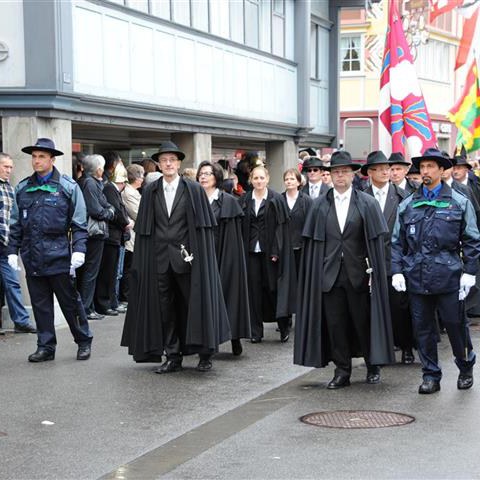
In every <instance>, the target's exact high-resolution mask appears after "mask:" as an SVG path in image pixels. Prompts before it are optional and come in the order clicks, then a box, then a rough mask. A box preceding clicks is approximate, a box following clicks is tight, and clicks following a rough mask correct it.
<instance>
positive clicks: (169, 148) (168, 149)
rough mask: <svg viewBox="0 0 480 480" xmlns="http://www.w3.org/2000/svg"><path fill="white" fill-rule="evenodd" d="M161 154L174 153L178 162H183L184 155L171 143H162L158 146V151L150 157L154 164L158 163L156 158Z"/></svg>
mask: <svg viewBox="0 0 480 480" xmlns="http://www.w3.org/2000/svg"><path fill="white" fill-rule="evenodd" d="M162 153H174V154H175V155H176V156H177V157H178V159H179V160H183V159H184V158H185V154H184V153H183V152H182V151H181V150H180V149H179V148H178V146H177V145H175V144H174V143H173V142H171V141H168V142H163V143H161V144H160V147H159V149H158V152H157V153H154V154H153V155H152V157H151V158H152V160H153V161H154V162H158V157H159V156H160V155H161V154H162Z"/></svg>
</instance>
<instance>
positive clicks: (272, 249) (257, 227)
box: [241, 166, 295, 343]
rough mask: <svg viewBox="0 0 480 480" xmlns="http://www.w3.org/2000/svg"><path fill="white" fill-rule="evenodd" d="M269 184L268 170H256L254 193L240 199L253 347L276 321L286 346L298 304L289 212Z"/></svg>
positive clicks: (251, 180) (251, 177)
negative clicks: (264, 330)
mask: <svg viewBox="0 0 480 480" xmlns="http://www.w3.org/2000/svg"><path fill="white" fill-rule="evenodd" d="M268 181H269V175H268V170H267V169H266V168H265V167H263V166H258V167H255V168H254V169H253V170H252V171H251V173H250V182H251V184H252V186H253V190H252V191H250V192H248V193H247V194H246V195H245V196H244V197H242V199H241V203H242V208H243V212H244V214H245V216H244V218H243V228H242V230H243V242H244V246H245V252H248V253H247V275H248V291H249V300H250V320H251V327H252V339H251V341H252V343H260V342H261V341H262V338H263V323H264V322H275V321H277V323H278V328H279V330H280V341H281V342H287V341H288V339H289V327H288V317H289V315H291V313H292V311H293V305H294V300H295V290H294V274H295V273H294V265H293V264H294V261H293V251H292V249H291V248H290V238H289V234H288V211H287V208H286V204H285V202H284V201H283V199H282V196H281V195H280V194H279V193H277V192H275V191H273V190H272V189H270V188H268Z"/></svg>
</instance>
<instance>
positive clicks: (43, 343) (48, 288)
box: [26, 273, 93, 351]
mask: <svg viewBox="0 0 480 480" xmlns="http://www.w3.org/2000/svg"><path fill="white" fill-rule="evenodd" d="M26 278H27V286H28V292H29V293H30V299H31V301H32V310H33V315H34V317H35V323H36V324H37V345H38V346H39V347H40V348H44V349H46V350H51V351H55V347H56V345H57V338H56V336H55V318H54V309H53V294H55V296H56V297H57V299H58V303H59V305H60V308H61V309H62V312H63V316H64V317H65V320H66V321H67V323H68V326H69V327H70V331H71V332H72V335H73V339H74V340H75V343H76V344H78V345H90V344H91V343H92V338H93V335H92V333H91V332H90V329H89V327H88V320H87V316H86V313H85V309H84V308H83V303H82V300H81V298H80V294H79V293H78V292H77V290H76V288H75V286H74V283H73V279H72V277H70V275H69V274H68V273H61V274H58V275H51V276H46V277H34V276H30V275H27V277H26Z"/></svg>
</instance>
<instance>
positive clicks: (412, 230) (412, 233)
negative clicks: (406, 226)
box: [410, 225, 415, 235]
mask: <svg viewBox="0 0 480 480" xmlns="http://www.w3.org/2000/svg"><path fill="white" fill-rule="evenodd" d="M410 235H415V225H410Z"/></svg>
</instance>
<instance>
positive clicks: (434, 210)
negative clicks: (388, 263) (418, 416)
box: [392, 148, 480, 394]
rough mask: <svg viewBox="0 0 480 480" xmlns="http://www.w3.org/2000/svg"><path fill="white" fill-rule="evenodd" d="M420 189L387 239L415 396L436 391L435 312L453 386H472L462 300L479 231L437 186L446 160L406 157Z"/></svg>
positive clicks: (466, 204) (448, 191)
mask: <svg viewBox="0 0 480 480" xmlns="http://www.w3.org/2000/svg"><path fill="white" fill-rule="evenodd" d="M412 162H413V164H414V165H415V166H417V168H419V170H420V174H421V176H422V185H421V186H420V187H419V188H418V189H417V190H416V191H415V192H414V193H413V194H412V195H410V196H408V197H407V198H406V199H405V200H403V202H402V203H400V205H399V208H398V213H397V220H396V224H395V228H394V232H393V238H392V274H393V276H392V286H393V287H394V288H395V289H396V290H397V291H406V290H408V292H409V298H410V305H411V311H412V320H413V329H414V335H415V338H416V342H417V348H418V354H419V357H420V360H421V362H422V367H423V382H422V384H421V385H420V387H419V390H418V393H420V394H430V393H435V392H437V391H439V390H440V380H441V378H442V370H441V367H440V365H439V363H438V354H437V340H438V336H437V329H436V321H435V310H436V309H438V312H439V314H440V316H441V318H442V320H443V322H444V325H445V328H446V330H447V334H448V338H449V341H450V345H451V347H452V351H453V355H454V357H455V363H456V365H457V367H458V369H459V371H460V373H459V376H458V380H457V388H458V389H460V390H465V389H468V388H470V387H471V386H472V385H473V365H474V364H475V353H474V352H473V349H472V342H471V339H470V334H469V330H468V324H467V322H466V316H465V309H464V305H463V304H464V299H465V298H466V296H467V295H468V292H469V290H470V288H471V287H472V286H473V285H474V284H475V274H476V273H477V268H478V257H479V255H480V233H479V231H478V228H477V222H476V217H475V212H474V209H473V206H472V204H471V202H470V200H468V198H467V197H466V196H464V195H463V194H461V193H459V192H458V191H456V190H453V189H452V188H450V187H449V186H448V185H447V184H446V183H444V182H442V180H441V176H442V173H443V170H444V169H448V168H450V167H451V161H450V159H448V158H445V157H444V156H443V155H442V154H441V152H440V151H438V150H437V149H434V148H431V149H427V150H426V151H425V152H424V154H423V155H422V156H421V157H416V158H413V159H412Z"/></svg>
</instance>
